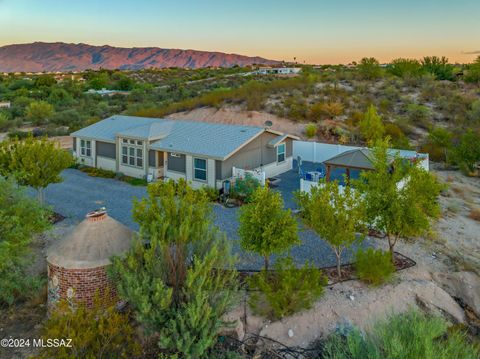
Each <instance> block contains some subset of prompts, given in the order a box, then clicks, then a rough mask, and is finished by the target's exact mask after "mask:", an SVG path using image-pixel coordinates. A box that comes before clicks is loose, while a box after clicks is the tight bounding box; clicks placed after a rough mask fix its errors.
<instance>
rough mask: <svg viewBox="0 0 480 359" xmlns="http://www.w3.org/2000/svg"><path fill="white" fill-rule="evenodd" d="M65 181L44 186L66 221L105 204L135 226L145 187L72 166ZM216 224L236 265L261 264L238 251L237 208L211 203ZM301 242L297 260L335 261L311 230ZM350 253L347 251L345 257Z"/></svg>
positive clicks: (302, 235) (296, 249) (303, 234)
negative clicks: (135, 211)
mask: <svg viewBox="0 0 480 359" xmlns="http://www.w3.org/2000/svg"><path fill="white" fill-rule="evenodd" d="M63 178H64V181H63V182H62V183H56V184H52V185H50V186H48V187H47V190H46V199H47V202H48V204H50V205H51V206H52V207H53V208H54V210H55V211H56V212H58V213H61V214H62V215H64V216H66V217H67V220H68V221H72V222H73V223H78V222H80V221H82V220H83V218H84V216H85V214H86V213H87V212H89V211H91V210H93V209H96V208H98V207H101V206H105V207H106V208H107V210H108V213H109V215H110V216H112V217H113V218H115V219H116V220H118V221H120V222H121V223H123V224H125V225H126V226H128V227H130V228H132V229H134V230H137V229H138V226H137V224H136V223H135V222H134V221H133V220H132V218H131V210H132V201H133V199H134V198H142V197H144V196H145V195H146V188H145V187H141V186H131V185H129V184H127V183H124V182H120V181H117V180H113V179H107V178H96V177H90V176H88V175H87V174H85V173H83V172H81V171H78V170H73V169H67V170H65V171H64V172H63ZM213 211H214V214H215V224H216V225H217V226H218V227H219V228H220V229H221V230H223V231H224V232H225V233H226V234H227V237H228V238H229V239H230V240H231V241H232V245H233V249H234V252H235V253H236V254H237V255H238V257H239V263H238V267H239V268H241V269H257V268H260V267H261V266H262V259H261V258H260V257H258V256H257V255H254V254H250V253H245V252H243V251H241V249H240V247H239V245H238V235H237V229H238V220H237V215H238V208H234V209H228V208H225V207H223V206H220V205H214V206H213ZM299 235H300V239H301V241H302V244H300V245H298V246H295V247H294V248H292V250H291V254H292V255H293V256H294V258H295V261H296V262H297V263H299V264H300V263H303V262H304V261H305V260H309V261H312V262H314V263H315V264H316V265H318V266H322V267H324V266H331V265H334V264H335V255H334V253H333V252H332V250H331V249H330V247H329V246H328V245H327V244H326V243H325V242H324V241H322V240H321V239H319V238H318V236H316V235H315V233H314V232H312V231H310V230H303V229H302V230H301V231H300V233H299ZM349 256H350V253H346V255H345V259H346V261H348V258H349Z"/></svg>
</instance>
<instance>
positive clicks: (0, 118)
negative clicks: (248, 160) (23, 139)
mask: <svg viewBox="0 0 480 359" xmlns="http://www.w3.org/2000/svg"><path fill="white" fill-rule="evenodd" d="M7 126H8V116H7V115H6V114H5V113H3V112H0V130H4V129H5V128H7Z"/></svg>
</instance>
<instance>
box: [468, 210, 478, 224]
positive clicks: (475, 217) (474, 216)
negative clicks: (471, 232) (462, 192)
mask: <svg viewBox="0 0 480 359" xmlns="http://www.w3.org/2000/svg"><path fill="white" fill-rule="evenodd" d="M468 217H469V218H471V219H473V220H474V221H479V222H480V208H472V209H471V210H470V213H469V215H468Z"/></svg>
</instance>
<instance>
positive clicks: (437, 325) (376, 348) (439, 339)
mask: <svg viewBox="0 0 480 359" xmlns="http://www.w3.org/2000/svg"><path fill="white" fill-rule="evenodd" d="M323 344H324V346H323V352H322V355H321V357H322V358H326V359H344V358H345V359H364V358H369V359H382V358H411V359H414V358H415V359H416V358H423V359H450V358H462V359H475V358H478V357H479V355H480V349H479V346H478V344H475V343H472V342H471V341H470V340H469V339H468V337H467V334H466V333H465V332H464V331H461V330H459V329H453V330H449V323H448V322H447V321H446V320H445V319H443V318H442V317H432V316H427V315H426V314H422V313H420V312H417V311H410V312H407V313H404V314H396V315H392V316H391V317H389V318H388V319H387V320H386V321H383V322H378V323H376V324H375V325H374V327H373V329H372V330H371V331H370V332H369V333H367V334H366V335H363V334H362V333H361V332H360V330H358V329H355V328H354V329H353V330H350V331H349V332H348V333H347V334H341V333H336V334H333V335H332V336H330V337H329V338H328V339H327V340H326V342H325V343H323Z"/></svg>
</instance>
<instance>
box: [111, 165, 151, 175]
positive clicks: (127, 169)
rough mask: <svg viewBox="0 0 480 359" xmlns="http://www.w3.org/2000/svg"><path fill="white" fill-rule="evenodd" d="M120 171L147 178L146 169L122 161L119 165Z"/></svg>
mask: <svg viewBox="0 0 480 359" xmlns="http://www.w3.org/2000/svg"><path fill="white" fill-rule="evenodd" d="M118 172H121V173H123V174H124V175H127V176H130V177H136V178H145V170H144V169H143V168H139V167H133V166H125V165H122V164H121V163H120V164H119V166H118Z"/></svg>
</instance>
